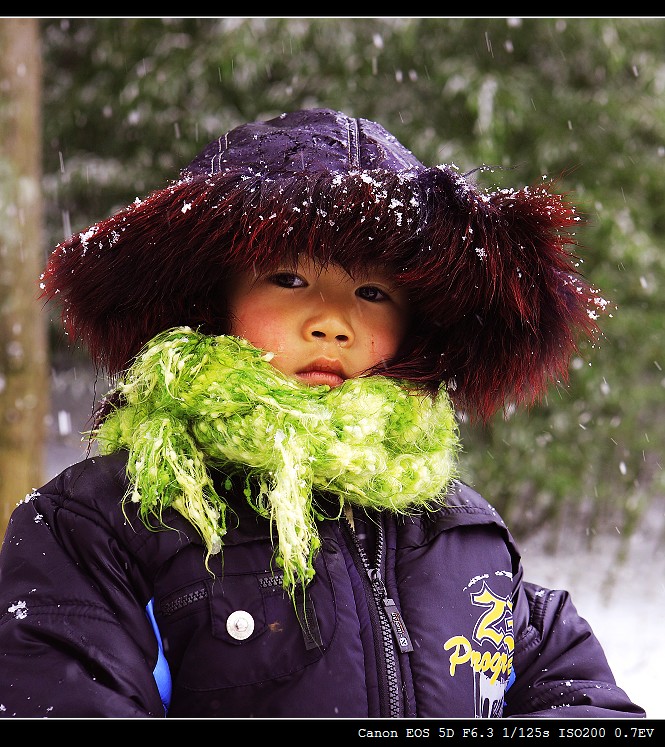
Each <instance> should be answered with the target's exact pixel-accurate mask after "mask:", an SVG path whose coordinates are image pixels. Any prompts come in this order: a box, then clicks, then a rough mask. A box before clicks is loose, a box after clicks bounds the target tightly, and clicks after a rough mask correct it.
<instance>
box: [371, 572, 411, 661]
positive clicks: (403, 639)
mask: <svg viewBox="0 0 665 747" xmlns="http://www.w3.org/2000/svg"><path fill="white" fill-rule="evenodd" d="M367 575H368V576H369V580H370V581H371V582H372V584H373V585H374V586H376V587H377V588H379V589H380V594H381V601H382V603H383V608H384V609H385V611H386V615H387V617H388V622H389V623H390V627H391V628H392V631H393V635H394V636H395V641H396V642H397V646H398V647H399V650H400V652H401V653H403V654H406V653H408V652H409V651H413V644H412V643H411V638H410V637H409V631H408V630H407V629H406V625H405V624H404V619H403V618H402V615H401V614H400V611H399V610H398V609H397V605H396V604H395V602H394V601H393V600H392V599H391V598H390V597H389V596H388V592H387V591H386V587H385V584H384V583H383V579H382V578H381V573H380V572H379V570H378V568H371V569H370V570H369V571H368V572H367Z"/></svg>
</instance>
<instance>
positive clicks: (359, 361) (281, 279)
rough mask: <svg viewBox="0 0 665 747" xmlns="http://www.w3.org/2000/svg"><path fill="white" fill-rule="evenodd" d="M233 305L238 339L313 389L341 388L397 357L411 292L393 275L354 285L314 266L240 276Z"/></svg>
mask: <svg viewBox="0 0 665 747" xmlns="http://www.w3.org/2000/svg"><path fill="white" fill-rule="evenodd" d="M229 303H230V307H229V308H230V316H231V330H230V333H231V334H232V335H235V336H236V337H243V338H245V339H246V340H248V341H249V342H251V343H252V344H253V345H254V346H255V347H257V348H261V349H262V350H266V351H270V352H272V353H274V354H275V356H274V358H273V359H272V360H271V363H272V365H273V366H275V368H277V369H278V370H279V371H281V372H282V373H285V374H287V375H289V376H294V377H295V378H297V379H299V380H300V381H302V382H303V383H305V384H309V385H311V386H316V385H319V384H328V385H329V386H332V387H335V386H339V385H340V384H341V383H342V382H343V381H344V380H345V379H349V378H353V377H355V376H358V375H360V374H361V373H363V372H364V371H366V370H367V369H370V368H372V367H373V366H375V365H377V364H378V363H381V361H385V360H387V359H389V358H391V357H393V356H394V355H395V353H396V352H397V350H398V348H399V346H400V344H401V342H402V340H403V338H404V335H405V334H406V329H407V325H408V321H409V302H408V298H407V296H406V292H405V291H404V290H402V289H396V288H395V287H394V284H393V280H392V277H391V276H390V275H389V274H387V273H386V272H383V271H381V270H373V269H372V270H368V271H367V272H366V273H364V274H363V276H362V277H355V278H352V277H351V276H350V275H349V274H348V273H347V272H346V271H345V270H343V269H342V268H341V267H339V266H338V265H327V266H325V267H321V266H319V265H316V264H314V263H312V262H310V261H304V262H303V261H301V262H298V264H297V266H296V267H290V266H285V267H284V268H279V269H277V270H275V271H273V272H270V273H268V274H266V275H261V276H258V277H257V276H256V275H254V274H253V273H251V272H243V273H240V274H239V275H237V276H236V277H234V279H233V287H232V288H231V290H230V293H229Z"/></svg>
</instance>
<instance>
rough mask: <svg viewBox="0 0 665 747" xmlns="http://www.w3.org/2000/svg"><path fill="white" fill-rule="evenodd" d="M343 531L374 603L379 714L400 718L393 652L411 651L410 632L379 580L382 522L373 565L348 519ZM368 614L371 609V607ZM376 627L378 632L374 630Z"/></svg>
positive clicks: (398, 684) (380, 578)
mask: <svg viewBox="0 0 665 747" xmlns="http://www.w3.org/2000/svg"><path fill="white" fill-rule="evenodd" d="M344 521H345V525H346V528H347V530H348V532H349V534H350V536H351V538H352V540H353V545H354V547H355V549H356V551H357V554H358V557H359V559H360V562H361V565H362V569H363V570H364V572H365V575H366V577H367V581H368V584H367V585H368V586H369V588H370V590H371V595H369V598H371V599H372V600H373V601H374V605H373V610H374V613H373V614H371V617H372V627H373V629H374V630H375V631H377V632H378V633H379V634H380V638H381V642H382V648H383V661H382V662H380V663H379V667H380V668H382V669H383V677H381V673H380V674H379V676H380V679H381V681H382V682H383V684H384V686H385V687H381V688H380V691H381V693H382V698H381V699H382V704H381V711H382V714H383V712H384V710H386V709H387V711H388V716H390V717H391V718H400V717H401V716H402V715H403V707H402V698H401V693H400V677H399V666H398V661H397V656H396V651H395V644H397V647H398V648H399V650H400V652H402V653H406V652H408V651H413V646H412V645H411V639H410V638H409V633H408V631H407V629H406V625H405V624H404V620H403V619H402V616H401V615H400V612H399V610H398V609H397V605H396V604H395V602H394V601H393V600H392V599H391V598H390V597H389V596H388V592H387V590H386V587H385V584H384V583H383V578H382V577H381V566H382V564H383V555H384V549H385V540H384V534H383V520H382V519H381V518H380V520H379V521H378V522H377V524H376V558H375V562H374V565H373V566H372V565H371V564H370V562H369V559H368V558H367V553H366V552H365V548H364V547H363V546H362V544H361V542H360V540H359V539H358V537H357V535H356V533H355V531H354V529H353V527H352V526H351V523H350V522H349V520H348V519H347V518H346V517H345V518H344ZM370 612H372V608H371V607H370ZM377 627H378V630H377Z"/></svg>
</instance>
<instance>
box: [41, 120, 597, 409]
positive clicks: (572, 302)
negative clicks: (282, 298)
mask: <svg viewBox="0 0 665 747" xmlns="http://www.w3.org/2000/svg"><path fill="white" fill-rule="evenodd" d="M578 223H579V217H578V216H577V215H576V213H575V209H574V208H573V206H572V205H570V204H569V203H568V202H567V201H566V199H565V198H564V197H562V196H561V195H558V194H555V193H553V192H552V191H551V189H550V187H549V185H545V184H542V185H540V186H537V187H534V188H524V189H521V190H506V189H502V190H498V191H495V192H483V191H480V190H479V189H477V188H476V187H475V186H474V185H473V184H472V183H471V182H470V181H469V180H468V179H467V178H465V176H464V175H462V174H460V173H459V172H458V171H457V170H456V169H455V168H454V167H451V166H445V165H444V166H434V167H427V166H425V165H424V164H422V163H421V162H420V161H419V160H418V159H417V158H416V157H415V156H414V155H413V154H412V153H411V152H410V151H409V150H407V149H406V148H405V147H404V146H403V145H401V144H400V143H399V142H398V141H397V140H396V139H395V137H393V135H391V134H390V133H389V132H388V131H387V130H385V129H384V128H383V127H382V126H381V125H379V124H377V123H376V122H371V121H369V120H366V119H359V118H353V117H349V116H347V115H345V114H343V113H341V112H336V111H331V110H329V109H309V110H304V111H298V112H293V113H290V114H282V115H281V116H279V117H276V118H274V119H271V120H268V121H266V122H254V123H249V124H245V125H241V126H240V127H237V128H235V129H234V130H231V131H230V132H228V133H227V134H226V135H223V136H222V137H220V138H218V139H217V140H214V141H213V142H211V143H209V144H208V145H207V146H206V147H205V149H204V150H203V151H202V152H201V153H200V154H199V155H198V156H197V157H196V158H195V159H194V160H193V161H192V162H191V163H190V164H189V165H188V166H187V167H186V168H185V169H184V170H183V171H182V172H181V174H180V177H179V178H178V179H177V180H176V181H174V182H172V183H171V184H170V185H168V186H166V187H165V188H163V189H160V190H157V191H155V192H153V193H152V194H150V195H149V196H148V197H146V198H145V199H144V200H137V201H136V202H134V203H133V204H132V205H130V206H128V207H127V208H126V209H124V210H122V211H120V212H118V213H116V214H115V215H113V216H111V217H110V218H107V219H105V220H102V221H100V222H99V223H97V224H95V225H94V226H92V227H91V228H88V229H87V230H85V231H81V232H78V233H76V234H74V235H73V236H72V237H70V238H69V239H68V240H66V241H64V242H63V243H61V244H60V245H58V247H56V249H55V250H54V252H53V254H52V256H51V258H50V260H49V262H48V265H47V267H46V270H45V272H44V274H43V276H42V280H43V287H44V297H45V298H46V299H48V300H56V301H58V302H59V303H60V304H61V307H62V315H63V321H64V324H65V328H66V330H67V332H68V334H69V335H70V336H71V337H72V339H80V340H81V341H83V342H84V343H85V344H86V345H87V347H88V349H89V351H90V353H91V356H92V358H93V361H95V363H96V364H97V365H99V366H100V367H102V368H105V369H106V370H107V372H108V373H109V374H110V375H114V374H117V373H118V372H120V371H122V370H123V369H124V368H126V367H127V366H128V365H129V363H130V362H131V361H132V359H133V358H134V356H135V355H136V354H137V353H138V352H139V351H140V349H141V348H142V346H143V345H144V344H145V343H146V342H148V341H149V340H150V339H151V338H152V337H154V336H155V335H156V334H157V333H158V332H161V331H162V330H165V329H168V328H170V327H174V326H179V325H189V326H192V327H194V328H198V329H200V330H201V331H204V332H207V333H209V334H223V333H225V332H227V331H228V322H227V319H228V317H227V309H226V305H225V289H226V287H227V285H228V283H230V282H233V277H234V274H235V273H237V272H238V271H241V270H248V269H254V270H256V271H257V272H264V271H266V270H269V269H270V268H272V267H275V266H277V265H281V264H282V263H284V262H285V261H291V260H295V259H296V258H297V257H302V256H306V257H311V258H316V259H317V260H318V261H320V262H323V263H325V262H334V263H337V264H340V265H341V266H343V267H345V268H346V269H347V270H349V271H350V272H353V270H354V269H355V268H358V267H362V266H363V265H368V264H377V265H379V266H381V267H384V268H387V269H389V270H390V271H391V272H393V273H394V274H395V279H396V282H397V283H398V284H399V285H401V286H403V287H405V288H406V289H407V290H408V292H409V297H410V299H411V302H412V305H413V307H414V310H415V314H414V321H413V325H412V328H411V330H410V331H409V334H408V336H407V340H406V341H405V344H404V346H403V348H402V349H401V350H400V352H399V354H398V355H397V356H396V358H395V359H394V360H393V361H391V362H389V364H388V365H387V367H385V368H382V369H381V373H382V374H384V375H387V376H392V377H397V378H406V379H409V380H412V381H417V382H421V383H423V384H424V385H426V386H427V387H429V388H430V389H431V390H435V389H436V388H437V387H438V386H439V385H440V384H441V383H446V384H448V386H449V392H450V395H451V397H452V399H453V401H454V402H455V403H456V404H457V406H458V407H459V408H460V409H462V410H464V411H465V412H466V413H467V414H468V415H469V416H470V417H472V418H474V417H480V418H481V419H486V418H488V417H490V416H491V415H492V414H493V413H494V412H495V411H496V410H497V409H499V408H501V407H503V406H505V405H507V404H518V403H519V402H521V401H528V402H532V401H534V400H535V399H537V398H538V397H539V396H540V395H542V394H543V392H544V391H545V389H546V387H547V386H548V384H549V383H551V381H553V380H557V379H561V380H564V379H565V378H566V375H567V369H568V364H569V360H570V356H571V355H572V353H573V351H574V350H575V349H576V339H577V337H578V335H579V334H580V333H583V334H585V335H593V334H594V333H595V332H596V330H597V328H596V317H597V315H598V312H599V311H602V309H603V308H604V306H605V303H606V302H605V301H604V300H603V299H602V298H601V297H600V295H599V293H598V292H597V291H594V290H592V289H591V288H590V287H589V286H588V285H587V283H586V282H585V281H584V280H583V279H582V278H581V277H580V276H579V275H578V273H577V271H576V265H577V261H576V258H575V256H574V255H573V254H571V253H570V252H569V251H567V249H566V247H567V246H568V245H574V244H575V240H574V233H573V230H574V228H575V227H576V226H577V225H578Z"/></svg>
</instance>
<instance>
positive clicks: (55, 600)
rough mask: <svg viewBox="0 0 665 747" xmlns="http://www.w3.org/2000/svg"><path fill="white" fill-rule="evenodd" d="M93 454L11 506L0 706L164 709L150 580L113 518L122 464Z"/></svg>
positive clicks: (0, 608)
mask: <svg viewBox="0 0 665 747" xmlns="http://www.w3.org/2000/svg"><path fill="white" fill-rule="evenodd" d="M93 462H94V460H87V461H86V462H82V463H81V464H80V465H74V467H70V468H69V469H68V470H65V472H64V473H63V474H62V475H60V476H59V477H57V478H55V479H54V480H53V481H51V482H50V483H49V484H48V485H46V486H45V487H44V488H42V489H41V490H40V491H38V492H36V493H35V494H34V495H32V496H30V497H29V498H27V499H26V500H25V501H24V502H23V503H22V504H20V505H19V506H18V507H17V508H16V509H15V510H14V512H13V514H12V516H11V519H10V523H9V526H8V529H7V532H6V536H5V539H4V542H3V546H2V550H1V551H0V673H1V675H0V716H4V717H20V718H43V717H57V718H63V717H75V718H81V717H115V718H126V717H134V718H136V717H156V716H161V717H163V716H164V707H163V705H162V702H161V698H160V695H159V691H158V688H157V686H156V683H155V679H154V677H153V668H154V667H155V664H156V662H157V656H158V643H157V638H156V636H155V633H154V631H153V629H152V625H151V622H150V620H149V618H148V616H147V613H146V608H145V605H146V603H147V601H148V599H149V597H150V587H149V585H148V584H147V583H146V582H145V580H144V578H143V577H142V574H141V572H140V570H139V569H138V568H137V566H136V560H135V558H134V554H133V553H132V552H130V551H129V548H128V547H127V545H126V542H125V541H124V538H123V537H122V536H121V534H120V533H119V532H118V530H117V529H114V528H113V526H114V525H113V523H112V521H111V517H112V515H113V514H116V515H117V514H118V513H119V516H120V517H122V507H121V506H120V498H121V497H122V494H123V490H124V488H123V486H122V478H121V474H122V470H121V469H120V463H119V462H115V461H113V460H111V461H106V462H103V463H102V464H103V466H100V465H97V466H95V465H94V464H92V463H93ZM100 503H101V504H103V505H106V506H107V507H108V509H107V511H106V512H105V511H104V510H100V509H99V505H100ZM115 523H116V524H118V525H123V523H124V524H126V523H127V522H126V521H124V522H123V521H122V520H120V521H118V520H117V519H116V520H115Z"/></svg>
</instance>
